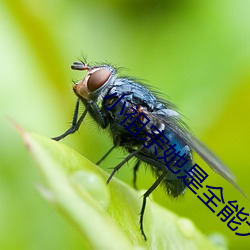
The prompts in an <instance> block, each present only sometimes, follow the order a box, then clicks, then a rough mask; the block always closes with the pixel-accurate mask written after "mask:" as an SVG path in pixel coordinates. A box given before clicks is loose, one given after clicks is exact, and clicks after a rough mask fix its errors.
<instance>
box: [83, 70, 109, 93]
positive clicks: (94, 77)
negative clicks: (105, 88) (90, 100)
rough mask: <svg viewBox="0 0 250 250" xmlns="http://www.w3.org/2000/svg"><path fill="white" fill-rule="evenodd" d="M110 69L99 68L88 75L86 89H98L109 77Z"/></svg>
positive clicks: (91, 90)
mask: <svg viewBox="0 0 250 250" xmlns="http://www.w3.org/2000/svg"><path fill="white" fill-rule="evenodd" d="M110 74H111V73H110V71H109V70H108V69H99V70H97V71H95V72H93V73H91V75H90V76H89V79H88V83H87V86H88V90H89V91H90V92H93V91H95V90H97V89H99V88H100V87H101V86H102V85H103V84H104V83H105V82H106V81H107V80H108V79H109V77H110Z"/></svg>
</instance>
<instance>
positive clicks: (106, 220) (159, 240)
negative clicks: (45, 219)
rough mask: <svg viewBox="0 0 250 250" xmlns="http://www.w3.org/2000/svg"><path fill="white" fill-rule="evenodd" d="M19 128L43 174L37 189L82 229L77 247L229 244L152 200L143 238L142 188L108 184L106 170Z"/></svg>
mask: <svg viewBox="0 0 250 250" xmlns="http://www.w3.org/2000/svg"><path fill="white" fill-rule="evenodd" d="M18 129H19V131H20V133H21V135H22V138H23V140H24V142H25V144H26V146H27V148H28V150H29V152H30V154H31V155H32V156H33V158H34V159H35V161H36V162H37V165H38V168H39V170H40V171H41V173H42V175H43V177H44V183H46V186H44V185H40V186H39V191H40V192H41V193H42V194H43V196H44V198H46V199H47V201H49V202H50V203H51V204H53V205H54V206H55V207H56V208H57V209H58V210H59V211H61V212H62V213H63V215H64V216H65V218H67V219H68V220H69V221H70V222H71V223H72V225H74V226H75V227H76V229H78V231H79V232H80V233H81V235H82V238H83V244H82V246H79V248H80V249H109V250H112V249H114V250H116V249H120V250H123V249H124V250H129V249H131V250H132V249H133V250H143V249H145V250H146V249H151V250H154V249H155V250H158V249H166V248H167V249H183V248H185V249H186V250H189V249H190V250H194V249H197V250H198V249H201V248H202V249H204V250H205V249H206V250H213V249H217V250H224V249H227V248H226V243H225V244H224V245H223V244H219V245H217V244H216V245H215V244H212V242H210V241H209V239H207V237H205V236H204V235H203V234H202V233H200V232H199V230H197V228H196V227H195V225H194V224H193V223H192V222H191V221H190V220H188V219H186V218H181V217H178V216H176V215H175V214H174V213H172V212H170V211H168V210H167V209H163V208H162V207H160V206H159V205H157V204H156V203H154V202H151V201H148V204H147V210H146V213H145V216H144V220H143V224H144V229H145V232H146V234H147V241H145V240H144V239H143V237H142V234H141V231H140V229H139V226H138V223H137V219H138V211H140V207H141V201H140V196H141V194H142V193H141V192H136V191H135V190H134V189H132V188H131V187H129V186H128V185H125V184H123V183H122V182H121V181H119V180H117V179H116V178H113V179H112V182H111V183H110V185H109V186H107V185H106V180H107V178H108V174H107V173H106V172H104V171H103V170H102V169H100V168H99V167H97V166H96V165H94V164H93V163H91V162H90V161H88V160H87V159H86V158H84V157H83V156H82V155H80V154H79V153H77V152H76V151H75V150H73V149H71V148H69V147H67V146H64V145H63V144H61V143H58V142H55V141H52V140H50V139H48V138H44V137H41V136H37V135H34V134H30V133H27V132H25V131H24V130H22V129H20V128H18ZM69 201H70V202H69ZM128 201H130V203H128ZM217 237H218V236H217Z"/></svg>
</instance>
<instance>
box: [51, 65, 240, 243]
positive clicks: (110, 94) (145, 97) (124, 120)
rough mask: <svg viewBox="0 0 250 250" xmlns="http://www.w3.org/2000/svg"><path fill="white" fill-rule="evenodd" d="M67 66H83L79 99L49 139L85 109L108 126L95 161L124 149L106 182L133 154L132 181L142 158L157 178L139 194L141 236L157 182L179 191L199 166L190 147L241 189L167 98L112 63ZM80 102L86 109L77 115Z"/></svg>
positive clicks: (75, 125) (77, 123)
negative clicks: (106, 144) (108, 138)
mask: <svg viewBox="0 0 250 250" xmlns="http://www.w3.org/2000/svg"><path fill="white" fill-rule="evenodd" d="M71 68H72V69H73V70H84V71H87V74H86V76H85V77H84V78H83V79H82V80H80V81H79V82H77V83H75V85H74V87H73V91H74V92H75V94H76V96H77V98H78V99H77V102H76V106H75V111H74V116H73V120H72V125H71V127H70V128H69V129H68V130H67V131H66V132H65V133H63V134H62V135H60V136H58V137H54V138H53V139H54V140H56V141H59V140H61V139H62V138H64V137H66V136H68V135H69V134H72V133H74V132H76V131H77V130H78V129H79V127H80V125H81V123H82V121H83V120H84V118H85V116H86V114H87V113H89V114H90V115H91V116H92V118H93V119H94V120H95V121H96V123H97V124H98V125H99V126H101V128H102V129H108V130H109V132H110V134H111V135H112V138H113V144H114V145H113V147H112V148H111V149H110V150H109V151H108V152H107V153H106V154H105V155H104V157H103V158H102V159H101V160H100V161H99V162H98V163H100V162H101V161H102V160H104V158H106V157H107V156H108V155H109V154H110V153H111V151H112V150H113V149H114V148H116V147H123V148H125V149H126V151H127V152H128V155H127V156H126V157H125V159H124V160H123V161H122V162H121V163H120V164H118V165H117V166H116V167H115V168H114V169H113V171H112V173H111V175H110V176H109V178H108V180H107V183H109V182H110V180H111V179H112V177H113V176H114V174H115V173H116V172H117V171H118V170H119V169H120V168H121V167H122V166H123V165H124V164H125V163H126V162H127V161H129V160H130V159H131V158H133V157H135V158H136V159H137V160H136V164H135V166H134V179H133V183H134V186H135V182H136V172H137V170H138V168H139V167H140V165H141V163H145V164H147V165H148V166H150V168H151V169H152V171H153V172H154V174H155V176H156V177H157V179H156V181H155V182H154V183H153V184H152V186H151V187H150V188H149V189H148V190H147V191H146V192H145V193H144V195H143V202H142V207H141V213H140V230H141V232H142V235H143V237H144V239H145V240H146V234H145V232H144V229H143V215H144V211H145V208H146V200H147V197H148V196H149V195H150V194H151V193H152V192H153V191H154V190H155V188H156V187H157V186H158V185H159V184H163V186H164V187H165V189H166V191H167V193H168V194H169V195H170V196H173V197H177V196H179V195H181V194H183V193H184V191H185V189H186V186H187V183H189V182H190V181H191V179H192V176H193V175H195V174H197V172H199V171H201V170H202V169H198V167H199V166H198V165H197V164H194V162H193V157H192V152H193V151H195V152H196V153H197V154H198V155H199V156H200V157H201V158H202V159H203V160H204V161H205V162H206V163H207V164H208V165H209V166H210V167H211V168H212V169H213V170H214V171H215V172H217V173H218V174H220V175H221V176H222V177H224V178H225V179H226V180H227V181H229V182H230V183H231V184H232V185H233V186H234V187H235V188H236V189H238V190H239V191H240V192H241V193H243V192H242V190H241V189H240V188H239V186H238V185H237V184H236V182H235V177H234V175H233V174H232V173H231V171H230V170H229V169H228V168H227V167H226V165H225V164H224V163H223V162H221V161H220V160H219V159H218V158H217V157H216V156H215V155H214V154H213V153H212V152H211V151H210V150H209V149H208V148H207V147H206V146H205V145H204V144H202V143H201V142H200V141H199V140H197V139H196V138H195V137H194V136H193V135H192V134H191V133H190V132H189V130H188V129H187V127H186V126H185V124H184V123H183V121H182V120H181V117H180V114H179V113H178V112H177V111H176V109H175V106H174V105H173V104H172V103H170V102H168V101H165V100H163V99H161V98H159V97H157V95H156V94H155V93H154V92H153V91H151V90H149V88H148V86H146V85H144V84H142V83H139V82H137V81H135V80H134V79H132V78H131V79H130V78H128V77H118V75H117V70H116V69H115V68H114V67H112V66H111V65H108V64H103V65H95V66H90V65H88V64H87V63H85V62H74V63H73V64H72V66H71ZM80 102H81V103H83V104H84V106H85V110H84V112H83V113H82V114H81V115H80V116H79V105H80ZM78 116H79V117H78ZM191 170H192V171H193V172H192V171H191ZM183 171H184V172H187V171H189V172H190V175H186V176H183ZM203 172H204V171H203ZM200 173H201V172H200ZM201 174H203V176H204V175H205V173H201ZM243 194H244V193H243Z"/></svg>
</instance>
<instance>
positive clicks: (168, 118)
mask: <svg viewBox="0 0 250 250" xmlns="http://www.w3.org/2000/svg"><path fill="white" fill-rule="evenodd" d="M147 116H148V118H149V119H150V120H151V121H153V123H157V124H158V125H157V126H158V127H159V123H162V124H164V126H166V127H167V128H169V129H171V130H172V131H173V132H174V133H175V134H177V136H178V137H179V138H180V140H182V141H183V142H185V143H186V144H187V145H189V147H190V148H192V149H193V150H194V151H195V152H196V153H197V154H198V155H199V156H200V157H201V158H202V159H203V160H204V161H205V162H206V163H207V164H208V165H209V166H210V167H211V168H212V169H213V170H214V171H215V172H216V173H218V174H219V175H221V176H222V177H224V178H225V179H226V180H227V181H228V182H230V183H231V184H232V185H233V186H234V187H235V188H236V189H237V190H239V191H240V192H241V193H242V194H243V195H244V196H245V197H246V198H248V197H247V196H246V194H245V193H244V192H243V191H242V189H241V188H240V187H239V186H238V185H237V184H236V178H235V176H234V175H233V173H232V172H231V171H230V170H229V169H228V167H227V166H226V165H225V164H224V163H223V162H222V161H221V160H220V159H219V158H218V157H217V156H216V155H215V154H214V153H213V152H212V151H211V150H210V149H208V148H207V147H206V146H205V145H204V144H203V143H202V142H200V141H199V140H198V139H196V138H195V137H194V136H193V135H192V134H191V133H190V132H189V131H188V129H187V128H186V127H185V124H184V123H183V122H182V121H181V120H180V117H179V114H178V113H177V112H176V111H173V110H170V109H166V110H165V109H164V110H159V111H156V112H153V113H149V114H148V115H147Z"/></svg>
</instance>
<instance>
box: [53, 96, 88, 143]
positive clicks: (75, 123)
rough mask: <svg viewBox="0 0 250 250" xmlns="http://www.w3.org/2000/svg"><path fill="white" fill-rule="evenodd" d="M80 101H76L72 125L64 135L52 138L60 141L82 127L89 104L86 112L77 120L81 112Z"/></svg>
mask: <svg viewBox="0 0 250 250" xmlns="http://www.w3.org/2000/svg"><path fill="white" fill-rule="evenodd" d="M79 102H80V101H79V99H78V100H77V102H76V106H75V110H74V116H73V120H72V124H71V127H70V128H69V129H68V130H67V131H66V132H65V133H63V134H62V135H59V136H57V137H54V138H52V139H53V140H55V141H60V140H61V139H63V138H64V137H66V136H68V135H69V134H73V133H75V132H76V131H77V130H78V129H79V127H80V125H81V123H82V121H83V119H84V117H85V116H86V114H87V112H88V109H89V106H87V107H86V109H85V110H84V112H83V113H82V115H81V117H80V118H79V120H78V121H77V118H78V112H79Z"/></svg>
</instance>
